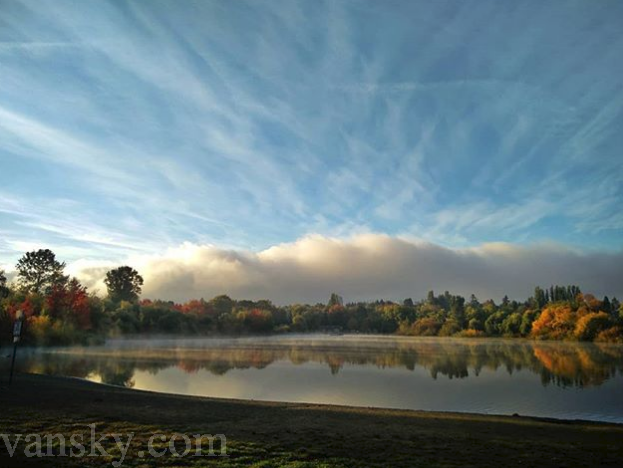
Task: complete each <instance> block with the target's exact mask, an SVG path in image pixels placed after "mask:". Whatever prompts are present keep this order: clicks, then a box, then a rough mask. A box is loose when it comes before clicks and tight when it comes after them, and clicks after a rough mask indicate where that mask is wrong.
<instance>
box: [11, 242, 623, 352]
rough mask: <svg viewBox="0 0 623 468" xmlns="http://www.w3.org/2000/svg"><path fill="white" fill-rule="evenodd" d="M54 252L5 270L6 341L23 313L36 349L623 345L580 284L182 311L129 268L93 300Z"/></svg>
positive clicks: (620, 314)
mask: <svg viewBox="0 0 623 468" xmlns="http://www.w3.org/2000/svg"><path fill="white" fill-rule="evenodd" d="M64 269H65V264H64V263H61V262H58V261H57V260H56V257H55V255H54V253H53V252H51V251H49V250H39V251H35V252H29V253H27V254H25V255H24V257H22V258H21V259H20V260H19V262H18V263H17V265H16V271H17V278H16V280H15V281H13V282H12V283H11V284H7V281H6V276H5V275H4V273H3V272H2V271H0V343H6V342H9V341H10V340H11V327H12V323H13V321H14V320H15V317H16V314H17V312H18V311H20V310H21V311H23V313H24V315H25V317H26V323H25V326H24V329H25V335H24V340H25V341H26V342H28V343H31V344H38V345H62V344H73V343H92V342H98V341H101V340H103V339H104V338H105V337H108V336H119V335H135V334H185V335H216V334H226V335H238V334H265V333H287V332H297V333H309V332H327V331H331V332H345V333H386V334H391V333H396V334H401V335H418V336H463V337H485V336H499V337H527V338H537V339H553V340H582V341H601V342H623V307H622V306H621V304H620V303H619V301H618V300H617V299H616V298H613V299H612V300H610V299H609V298H608V297H604V298H603V299H597V298H596V297H594V296H593V295H591V294H584V293H582V291H581V290H580V288H579V287H577V286H552V287H550V288H540V287H537V288H535V291H534V295H533V296H532V297H530V298H528V299H527V300H525V301H523V302H518V301H514V300H513V301H511V300H509V299H508V297H505V298H504V299H503V300H502V301H501V302H500V303H499V304H497V303H495V302H494V301H493V300H491V299H489V300H486V301H482V302H481V301H480V300H478V299H477V298H476V297H475V296H474V295H472V296H471V297H470V298H469V299H466V298H464V297H462V296H458V295H453V294H450V293H449V292H445V293H443V294H441V295H435V294H434V292H433V291H430V292H429V293H428V296H427V297H426V299H423V300H421V301H417V302H415V301H413V300H412V299H405V300H404V301H402V302H394V301H383V300H380V301H375V302H357V303H346V304H345V303H344V301H343V300H342V298H341V297H340V296H339V295H337V294H335V293H334V294H331V296H330V298H329V300H328V302H327V303H326V304H322V303H319V304H315V305H309V304H293V305H287V306H277V305H275V304H273V303H272V302H270V301H268V300H260V301H250V300H234V299H232V298H230V297H229V296H226V295H220V296H217V297H214V298H213V299H210V300H204V299H199V300H191V301H189V302H186V303H182V304H178V303H174V302H171V301H162V300H149V299H144V300H139V296H140V293H141V287H142V285H143V278H142V277H141V276H140V274H139V273H138V272H136V271H135V270H134V269H132V268H130V267H128V266H122V267H119V268H115V269H113V270H110V271H109V272H108V273H107V274H106V279H105V284H106V287H107V292H108V295H107V296H106V297H105V298H100V297H98V296H96V295H95V294H93V293H90V292H89V291H88V290H87V288H85V287H84V286H82V285H81V284H80V282H79V281H78V280H77V279H75V278H69V277H68V276H65V275H64Z"/></svg>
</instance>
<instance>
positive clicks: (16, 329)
mask: <svg viewBox="0 0 623 468" xmlns="http://www.w3.org/2000/svg"><path fill="white" fill-rule="evenodd" d="M21 334H22V321H21V320H16V321H15V325H13V342H14V343H17V342H18V341H19V337H20V335H21Z"/></svg>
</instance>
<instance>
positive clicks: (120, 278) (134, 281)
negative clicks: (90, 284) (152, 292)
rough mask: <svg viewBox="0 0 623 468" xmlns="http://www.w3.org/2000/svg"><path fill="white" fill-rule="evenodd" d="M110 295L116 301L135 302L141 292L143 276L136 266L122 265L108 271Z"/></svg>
mask: <svg viewBox="0 0 623 468" xmlns="http://www.w3.org/2000/svg"><path fill="white" fill-rule="evenodd" d="M104 283H105V284H106V287H107V288H108V297H109V298H110V299H111V300H112V301H114V302H121V301H129V302H135V301H136V300H138V296H139V294H140V293H141V286H142V285H143V277H142V276H141V275H139V274H138V271H136V270H135V269H134V268H132V267H129V266H121V267H118V268H115V269H114V270H110V271H109V272H108V273H106V279H105V280H104Z"/></svg>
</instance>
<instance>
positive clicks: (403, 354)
mask: <svg viewBox="0 0 623 468" xmlns="http://www.w3.org/2000/svg"><path fill="white" fill-rule="evenodd" d="M2 351H3V356H2V357H3V359H2V360H1V361H2V364H1V366H2V375H3V377H2V379H3V380H6V373H7V369H8V363H9V359H6V355H7V353H8V351H7V349H6V348H5V349H3V350H2ZM18 356H19V358H18V369H19V370H20V371H22V372H33V373H44V374H54V375H65V376H74V377H80V378H85V379H88V380H92V381H96V382H103V383H107V384H112V385H122V386H126V387H134V388H138V389H144V390H153V391H158V392H169V393H177V394H185V395H200V396H212V397H225V398H243V399H253V400H272V401H289V402H310V403H329V404H339V405H356V406H374V407H384V408H403V409H415V410H436V411H460V412H470V413H485V414H506V415H509V414H513V413H518V414H520V415H525V416H540V417H554V418H564V419H587V420H597V421H610V422H618V423H623V346H622V345H606V344H590V343H587V344H584V343H563V342H533V341H525V340H502V339H457V338H411V337H395V336H367V335H344V336H330V335H281V336H272V337H261V338H236V339H222V338H200V339H171V338H167V339H127V340H109V341H108V342H107V343H106V345H104V346H99V347H88V348H82V347H79V348H78V347H72V348H56V349H40V350H33V349H20V354H19V355H18Z"/></svg>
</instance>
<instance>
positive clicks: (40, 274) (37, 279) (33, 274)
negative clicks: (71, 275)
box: [15, 249, 68, 293]
mask: <svg viewBox="0 0 623 468" xmlns="http://www.w3.org/2000/svg"><path fill="white" fill-rule="evenodd" d="M15 268H16V269H17V279H18V284H19V286H20V287H21V288H22V289H24V290H25V291H28V292H36V293H43V292H47V291H49V290H50V289H51V288H53V287H54V286H57V285H61V284H64V283H65V282H67V279H68V277H67V276H65V275H63V270H64V269H65V262H59V261H58V260H56V256H55V255H54V252H52V251H51V250H50V249H39V250H36V251H32V252H27V253H26V254H24V256H23V257H22V258H20V259H19V260H18V262H17V265H16V266H15Z"/></svg>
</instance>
